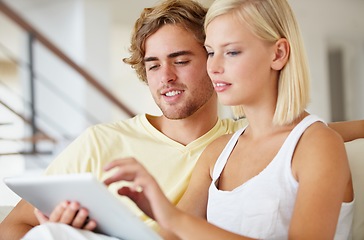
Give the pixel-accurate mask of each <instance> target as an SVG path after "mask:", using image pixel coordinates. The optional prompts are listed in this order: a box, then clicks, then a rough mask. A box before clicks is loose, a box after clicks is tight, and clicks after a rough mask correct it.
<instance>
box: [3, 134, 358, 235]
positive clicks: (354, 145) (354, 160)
mask: <svg viewBox="0 0 364 240" xmlns="http://www.w3.org/2000/svg"><path fill="white" fill-rule="evenodd" d="M345 147H346V151H347V154H348V158H349V164H350V168H351V174H352V178H353V184H354V192H355V207H354V222H353V231H352V233H353V240H363V239H364V173H363V172H364V139H357V140H354V141H351V142H347V143H345ZM11 209H12V207H11V206H1V207H0V222H1V221H2V220H3V219H4V218H5V216H6V215H7V214H8V213H9V212H10V211H11Z"/></svg>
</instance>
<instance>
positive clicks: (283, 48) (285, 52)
mask: <svg viewBox="0 0 364 240" xmlns="http://www.w3.org/2000/svg"><path fill="white" fill-rule="evenodd" d="M274 49H275V51H274V59H273V61H272V65H271V67H272V69H274V70H277V71H279V70H281V69H282V68H283V67H284V66H285V65H286V63H287V61H288V57H289V53H290V48H289V43H288V41H287V39H285V38H281V39H279V40H278V41H277V42H276V43H275V45H274Z"/></svg>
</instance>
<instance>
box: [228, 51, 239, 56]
mask: <svg viewBox="0 0 364 240" xmlns="http://www.w3.org/2000/svg"><path fill="white" fill-rule="evenodd" d="M240 53H241V52H240V51H229V52H227V53H226V54H227V55H230V56H236V55H239V54H240Z"/></svg>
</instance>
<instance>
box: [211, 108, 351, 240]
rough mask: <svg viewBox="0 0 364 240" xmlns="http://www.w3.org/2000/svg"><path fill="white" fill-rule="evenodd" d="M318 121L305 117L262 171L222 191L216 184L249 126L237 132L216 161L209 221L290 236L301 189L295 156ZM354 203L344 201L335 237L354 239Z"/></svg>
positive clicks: (246, 232) (248, 232)
mask: <svg viewBox="0 0 364 240" xmlns="http://www.w3.org/2000/svg"><path fill="white" fill-rule="evenodd" d="M317 121H321V120H320V119H319V118H318V117H316V116H313V115H309V116H307V117H306V118H304V119H303V120H302V121H301V122H300V123H299V124H298V125H297V126H296V127H295V128H294V129H293V130H292V131H291V133H290V134H289V135H288V137H287V139H286V140H285V142H284V143H283V145H282V147H281V148H280V150H279V152H278V153H277V155H276V156H275V157H274V159H273V160H272V161H271V162H270V163H269V164H268V166H267V167H266V168H265V169H264V170H263V171H262V172H260V173H259V174H258V175H257V176H255V177H253V178H251V179H250V180H248V181H247V182H245V183H244V184H242V185H240V186H239V187H237V188H235V189H233V190H232V191H221V190H218V189H217V187H216V185H215V183H216V181H217V180H218V179H219V177H220V174H221V172H222V170H223V169H224V167H225V164H226V162H227V160H228V158H229V156H230V154H231V152H232V150H233V149H234V147H235V145H236V143H237V141H238V138H239V136H240V135H241V134H242V133H243V132H244V130H245V128H242V129H240V130H239V131H237V132H236V133H235V134H234V135H233V136H232V138H231V139H230V141H229V142H228V144H227V145H226V147H225V149H224V150H223V151H222V153H221V155H220V156H219V158H218V159H217V161H216V163H215V167H214V170H213V176H212V178H213V179H212V183H211V185H210V188H209V198H208V204H207V220H208V221H209V222H210V223H212V224H214V225H217V226H219V227H221V228H223V229H225V230H228V231H231V232H234V233H236V234H240V235H243V236H247V237H252V238H257V239H279V240H282V239H288V228H289V224H290V220H291V217H292V212H293V207H294V204H295V199H296V195H297V188H298V182H297V181H296V180H295V178H294V177H293V175H292V170H291V160H292V155H293V152H294V150H295V148H296V145H297V143H298V140H299V139H300V137H301V135H302V134H303V132H304V131H305V130H306V129H307V128H308V127H309V126H310V125H311V124H312V123H314V122H317ZM353 202H354V201H352V202H350V203H342V206H341V211H340V216H339V222H338V225H337V228H336V234H335V239H343V240H344V239H345V240H347V239H351V225H352V219H353Z"/></svg>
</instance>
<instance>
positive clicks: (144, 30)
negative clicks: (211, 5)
mask: <svg viewBox="0 0 364 240" xmlns="http://www.w3.org/2000/svg"><path fill="white" fill-rule="evenodd" d="M206 12H207V9H206V8H205V7H203V6H202V5H201V4H199V3H198V2H195V1H192V0H167V1H164V2H162V3H161V4H159V5H157V6H155V7H152V8H145V9H144V11H143V12H142V13H141V15H140V17H139V18H138V20H137V21H136V23H135V25H134V30H133V33H132V36H131V44H130V47H129V52H130V54H131V55H130V57H128V58H124V59H123V61H124V62H125V63H127V64H129V65H131V67H132V68H134V69H135V71H136V73H137V76H138V78H139V79H141V80H142V81H143V82H145V83H147V77H146V71H145V64H144V57H145V41H146V39H147V38H148V37H149V36H150V35H152V34H153V33H155V32H156V31H157V30H158V29H160V28H161V27H163V26H164V25H166V24H175V25H179V26H182V27H183V28H185V29H186V30H187V31H189V32H191V33H192V34H193V35H194V37H195V38H196V40H197V41H198V42H199V43H200V44H201V47H203V44H204V42H205V32H204V29H203V24H204V19H205V15H206Z"/></svg>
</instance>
